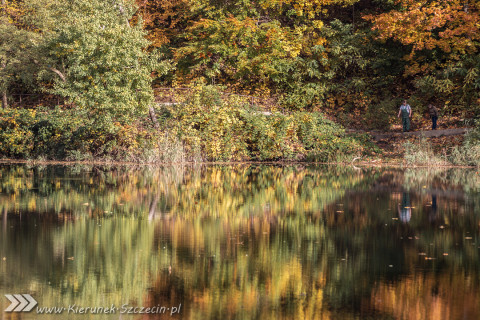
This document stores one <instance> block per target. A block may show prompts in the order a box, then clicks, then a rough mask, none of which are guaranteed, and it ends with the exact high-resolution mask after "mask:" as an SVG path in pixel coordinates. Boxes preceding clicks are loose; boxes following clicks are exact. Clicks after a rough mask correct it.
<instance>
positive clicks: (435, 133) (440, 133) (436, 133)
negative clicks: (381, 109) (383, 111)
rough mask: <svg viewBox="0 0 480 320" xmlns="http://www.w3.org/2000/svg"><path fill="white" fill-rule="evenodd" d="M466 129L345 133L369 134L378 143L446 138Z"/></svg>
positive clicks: (358, 131) (353, 131) (461, 132)
mask: <svg viewBox="0 0 480 320" xmlns="http://www.w3.org/2000/svg"><path fill="white" fill-rule="evenodd" d="M467 130H468V129H467V128H455V129H442V130H420V131H411V132H381V131H361V130H347V132H352V133H369V134H370V135H371V136H372V137H373V140H375V141H380V140H384V139H392V138H407V137H412V136H415V137H422V136H423V137H425V138H434V137H435V138H436V137H446V136H456V135H462V134H465V133H466V132H467Z"/></svg>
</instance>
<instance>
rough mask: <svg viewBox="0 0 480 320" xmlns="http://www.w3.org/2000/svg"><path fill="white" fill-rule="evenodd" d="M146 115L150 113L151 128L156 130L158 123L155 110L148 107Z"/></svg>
mask: <svg viewBox="0 0 480 320" xmlns="http://www.w3.org/2000/svg"><path fill="white" fill-rule="evenodd" d="M148 113H150V120H152V122H153V126H154V127H155V129H158V128H159V124H158V121H157V116H156V115H155V109H153V107H152V106H150V107H149V108H148Z"/></svg>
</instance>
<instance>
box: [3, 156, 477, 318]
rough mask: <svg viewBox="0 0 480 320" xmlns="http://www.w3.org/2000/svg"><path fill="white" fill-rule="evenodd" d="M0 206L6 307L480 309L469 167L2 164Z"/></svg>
mask: <svg viewBox="0 0 480 320" xmlns="http://www.w3.org/2000/svg"><path fill="white" fill-rule="evenodd" d="M0 216H1V221H0V294H1V296H0V308H1V310H2V320H5V319H67V318H68V319H98V320H100V319H479V318H480V256H479V254H480V238H479V231H480V175H479V172H478V171H477V170H474V169H430V170H425V169H405V170H401V169H395V168H374V167H370V168H355V167H331V166H317V165H258V164H244V165H210V166H166V167H160V168H159V167H156V168H153V167H131V166H111V167H108V166H29V165H10V164H2V165H0ZM20 294H24V295H25V294H29V295H30V296H31V297H32V298H33V299H34V300H35V301H37V302H38V304H36V305H35V306H34V307H33V308H32V310H31V311H30V312H25V311H21V310H24V307H23V306H22V305H21V303H17V304H16V305H15V303H11V302H10V301H9V299H8V298H7V297H5V296H4V295H12V296H10V297H16V298H17V300H18V299H21V297H24V298H25V297H26V296H21V297H20V298H19V297H18V296H13V295H20ZM19 302H21V301H19ZM27 303H28V302H27ZM12 304H13V305H14V306H13V307H15V308H14V309H13V311H12V312H4V310H5V309H7V308H13V307H12ZM18 304H20V305H21V306H20V307H19V306H18ZM31 304H32V303H28V306H30V305H31ZM18 308H20V310H17V311H15V309H18ZM25 308H26V307H25Z"/></svg>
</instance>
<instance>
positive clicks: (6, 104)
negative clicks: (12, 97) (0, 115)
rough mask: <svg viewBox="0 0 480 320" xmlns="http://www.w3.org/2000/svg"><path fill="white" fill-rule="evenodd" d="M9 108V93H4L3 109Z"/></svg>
mask: <svg viewBox="0 0 480 320" xmlns="http://www.w3.org/2000/svg"><path fill="white" fill-rule="evenodd" d="M7 107H8V100H7V92H6V91H4V92H2V108H3V109H6V108H7Z"/></svg>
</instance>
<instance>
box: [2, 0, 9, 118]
mask: <svg viewBox="0 0 480 320" xmlns="http://www.w3.org/2000/svg"><path fill="white" fill-rule="evenodd" d="M4 5H5V2H4V1H3V0H2V6H4ZM6 67H7V65H6V64H5V62H4V63H2V69H5V68H6ZM7 107H8V100H7V89H5V91H3V92H2V108H3V109H6V108H7Z"/></svg>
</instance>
